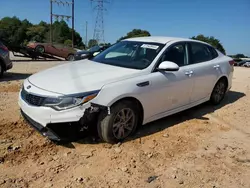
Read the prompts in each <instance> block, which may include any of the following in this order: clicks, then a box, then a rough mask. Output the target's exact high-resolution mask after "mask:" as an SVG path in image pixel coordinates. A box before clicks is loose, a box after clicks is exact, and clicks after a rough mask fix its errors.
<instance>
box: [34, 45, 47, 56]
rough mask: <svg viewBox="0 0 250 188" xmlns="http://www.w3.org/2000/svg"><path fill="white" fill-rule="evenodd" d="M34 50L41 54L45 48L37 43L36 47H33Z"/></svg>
mask: <svg viewBox="0 0 250 188" xmlns="http://www.w3.org/2000/svg"><path fill="white" fill-rule="evenodd" d="M35 51H36V52H39V53H41V54H43V53H44V52H45V48H44V46H41V45H38V46H37V47H36V48H35Z"/></svg>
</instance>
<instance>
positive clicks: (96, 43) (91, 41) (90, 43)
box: [88, 39, 98, 48]
mask: <svg viewBox="0 0 250 188" xmlns="http://www.w3.org/2000/svg"><path fill="white" fill-rule="evenodd" d="M96 45H98V42H97V40H95V39H90V40H89V42H88V47H89V48H91V47H93V46H96Z"/></svg>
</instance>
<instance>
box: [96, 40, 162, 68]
mask: <svg viewBox="0 0 250 188" xmlns="http://www.w3.org/2000/svg"><path fill="white" fill-rule="evenodd" d="M163 46H164V44H160V43H148V42H136V41H122V42H119V43H117V44H115V45H113V46H112V47H110V48H108V49H106V50H105V51H103V52H101V53H100V54H98V55H97V56H96V57H94V58H93V59H92V61H95V62H98V63H104V64H109V65H114V66H120V67H126V68H132V69H145V68H146V67H148V66H149V65H150V64H151V63H152V61H153V60H154V59H155V57H156V56H157V54H158V53H159V52H160V51H161V49H162V48H163Z"/></svg>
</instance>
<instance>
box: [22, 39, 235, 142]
mask: <svg viewBox="0 0 250 188" xmlns="http://www.w3.org/2000/svg"><path fill="white" fill-rule="evenodd" d="M233 64H234V61H233V60H232V58H230V57H227V56H225V55H223V54H222V53H221V52H219V51H218V50H216V49H214V48H213V47H212V46H210V45H209V44H206V43H203V42H199V41H195V40H191V39H182V38H171V37H141V38H132V39H126V40H123V41H121V42H118V43H117V44H115V45H113V46H112V47H110V48H108V49H107V50H105V51H103V52H101V53H100V54H98V55H97V56H96V57H93V58H92V59H91V60H82V61H78V62H74V63H69V64H64V65H60V66H57V67H53V68H50V69H48V70H45V71H42V72H39V73H37V74H34V75H32V76H30V77H29V78H28V79H26V80H25V81H24V84H23V88H22V90H21V92H20V96H19V105H20V107H21V112H22V114H23V116H24V118H25V119H26V120H28V122H29V123H30V124H31V125H32V126H33V127H34V128H36V129H37V130H38V131H39V132H40V133H42V134H43V135H44V136H47V137H49V138H50V139H51V140H63V139H65V137H66V136H67V135H68V133H69V132H70V130H72V129H73V130H74V131H76V132H77V133H79V132H82V131H85V130H86V129H88V128H90V127H97V131H98V134H99V136H100V138H101V139H102V140H104V141H106V142H109V143H116V142H119V141H122V140H123V139H125V138H126V137H128V136H129V135H131V134H132V133H133V132H134V131H135V130H136V128H137V127H138V125H140V124H146V123H149V122H152V121H154V120H157V119H160V118H163V117H165V116H168V115H171V114H174V113H177V112H180V111H183V110H186V109H188V108H191V107H193V106H196V105H199V104H201V103H204V102H206V101H209V100H210V101H211V102H212V103H213V104H219V103H220V102H221V101H222V99H223V98H224V96H225V93H226V92H227V91H228V90H229V89H230V88H231V84H232V76H233V70H234V68H233Z"/></svg>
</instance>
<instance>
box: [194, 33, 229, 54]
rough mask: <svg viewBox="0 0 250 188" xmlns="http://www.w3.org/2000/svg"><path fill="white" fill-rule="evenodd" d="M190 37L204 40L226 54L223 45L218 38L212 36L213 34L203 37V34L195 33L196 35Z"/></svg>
mask: <svg viewBox="0 0 250 188" xmlns="http://www.w3.org/2000/svg"><path fill="white" fill-rule="evenodd" d="M191 39H194V40H199V41H203V42H206V43H208V44H210V45H212V46H213V47H215V48H216V49H218V50H219V51H221V52H222V53H223V54H226V51H225V49H224V47H223V46H222V44H221V42H220V41H219V40H218V39H216V38H214V37H213V36H211V37H205V36H204V35H201V34H200V35H197V36H196V37H195V36H193V37H191Z"/></svg>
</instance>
